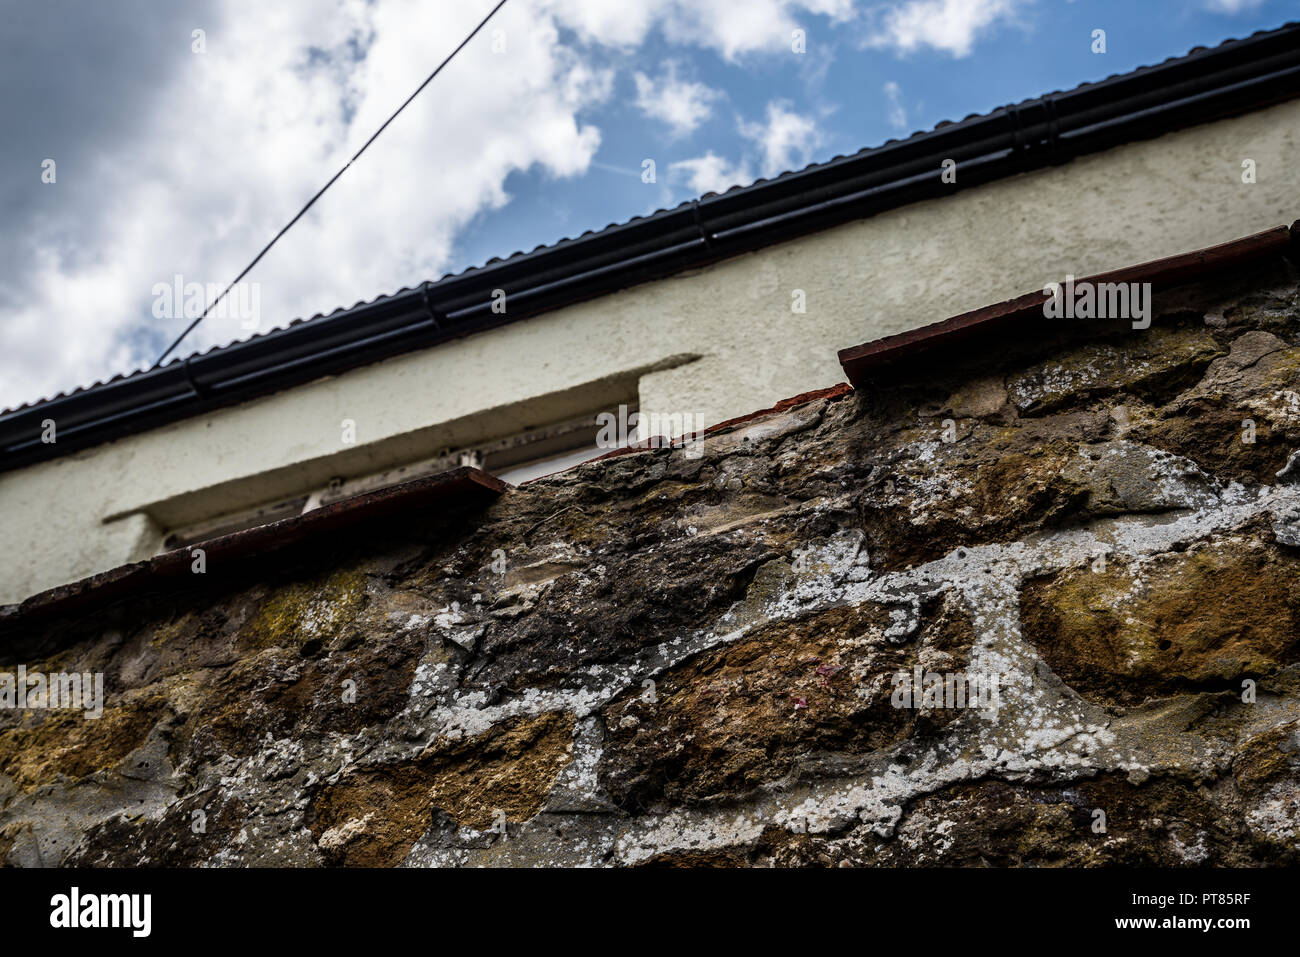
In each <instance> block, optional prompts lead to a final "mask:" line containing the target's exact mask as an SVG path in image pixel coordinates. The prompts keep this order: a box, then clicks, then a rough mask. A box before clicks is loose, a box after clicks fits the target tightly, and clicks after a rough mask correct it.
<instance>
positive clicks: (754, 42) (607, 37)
mask: <svg viewBox="0 0 1300 957" xmlns="http://www.w3.org/2000/svg"><path fill="white" fill-rule="evenodd" d="M543 2H544V4H545V6H546V8H547V9H548V10H550V11H553V12H554V14H555V15H556V17H557V18H558V19H559V20H561V21H562V22H564V23H565V24H566V25H567V26H569V27H571V28H572V29H574V30H575V31H576V32H577V33H578V35H579V37H581V38H582V39H583V40H584V41H586V42H596V43H602V44H609V45H616V46H625V47H632V46H639V45H641V44H642V43H643V42H644V41H645V39H646V37H647V36H648V35H649V34H650V32H651V31H652V30H655V29H659V30H661V31H662V33H663V35H664V37H665V38H666V39H667V40H668V41H669V42H671V43H675V44H680V45H683V46H697V47H703V48H706V49H711V50H715V51H717V52H718V53H719V54H721V55H722V56H723V57H724V58H725V59H727V60H735V59H736V58H737V57H740V56H742V55H744V54H747V53H754V52H758V51H767V52H780V51H783V50H784V51H786V52H789V50H790V43H791V34H792V33H793V32H794V30H796V29H798V28H800V27H804V28H806V27H807V24H805V23H804V22H803V19H802V17H804V16H805V15H816V16H824V17H829V18H830V19H831V20H832V21H835V22H840V23H842V22H845V21H847V20H849V19H851V18H852V17H853V15H854V11H853V0H621V2H619V3H611V2H610V0H543Z"/></svg>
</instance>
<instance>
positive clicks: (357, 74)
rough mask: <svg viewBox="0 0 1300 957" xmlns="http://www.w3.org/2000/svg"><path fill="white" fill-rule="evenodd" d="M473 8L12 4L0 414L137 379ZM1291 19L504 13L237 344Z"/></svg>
mask: <svg viewBox="0 0 1300 957" xmlns="http://www.w3.org/2000/svg"><path fill="white" fill-rule="evenodd" d="M491 5H492V3H491V0H456V2H451V0H445V2H415V0H298V2H295V3H285V4H275V5H270V4H265V3H263V2H260V0H188V2H177V3H169V4H165V5H159V4H157V3H154V2H152V0H102V2H98V3H94V4H87V3H85V2H82V0H48V2H43V3H40V4H15V5H13V7H12V8H11V9H10V10H9V11H8V12H7V13H6V19H7V21H8V26H7V29H6V31H5V34H4V35H3V36H0V54H3V56H0V75H2V76H3V82H4V88H5V90H6V93H7V95H6V97H5V99H4V107H3V109H4V111H5V115H4V119H5V127H6V130H7V131H8V134H9V135H7V137H6V139H5V142H4V143H3V144H0V213H2V214H3V216H4V220H5V223H6V227H7V228H6V229H5V230H4V231H3V233H0V336H2V337H3V338H2V339H0V341H3V343H4V345H5V348H4V349H3V350H0V406H3V405H14V404H18V403H20V402H23V401H28V400H32V399H35V398H38V397H41V396H48V395H50V394H53V393H55V392H57V391H60V390H64V389H69V388H72V387H75V386H79V385H86V384H89V383H91V382H93V381H95V380H97V379H101V378H106V377H109V376H111V375H113V374H116V373H120V372H126V371H130V370H131V369H134V368H138V367H140V366H142V365H147V364H148V363H149V362H150V361H151V360H152V359H153V358H154V357H155V356H156V354H157V353H158V352H159V351H160V350H161V348H162V347H163V346H164V345H166V343H167V342H169V341H170V339H171V338H172V337H173V336H174V335H175V334H176V333H177V332H178V331H179V330H180V329H181V328H183V327H184V326H185V325H186V323H187V319H188V316H187V315H184V314H180V312H179V310H173V311H171V312H168V311H167V310H166V309H163V310H162V314H161V315H160V310H159V295H158V289H159V288H160V287H161V285H163V284H165V285H167V286H171V285H172V283H173V281H174V278H175V277H176V276H181V277H183V281H184V282H185V283H191V282H196V283H199V284H201V285H203V286H219V285H221V284H224V283H225V282H226V281H229V280H230V279H232V278H234V276H235V275H236V274H237V273H238V272H239V270H240V269H241V268H242V267H243V266H244V265H245V264H246V263H247V262H248V260H249V259H250V258H251V257H252V256H253V254H254V253H255V252H256V251H257V250H258V249H260V248H261V247H262V245H263V244H264V243H265V242H266V241H267V240H268V239H269V238H270V237H271V236H272V235H274V233H275V232H276V231H277V230H278V229H279V227H280V226H282V225H283V224H284V223H285V222H286V221H287V220H288V219H289V217H290V216H292V215H293V213H294V212H296V211H297V209H298V208H299V207H300V206H301V205H302V203H303V202H305V201H306V199H307V198H308V197H310V196H311V195H312V193H314V192H315V191H316V189H318V188H319V187H320V185H322V184H323V183H324V182H325V181H326V180H327V179H328V178H329V177H330V176H331V175H332V174H333V173H334V171H335V170H337V169H338V168H339V167H340V166H341V165H342V164H343V163H344V162H345V161H346V160H347V158H348V157H349V156H350V155H351V154H352V152H353V151H355V149H356V148H357V147H358V146H359V145H360V144H361V143H363V142H365V140H366V139H367V138H368V137H369V135H370V134H371V132H373V130H374V129H375V128H376V127H377V126H378V125H379V123H380V122H382V120H383V119H384V118H385V117H386V116H387V115H388V114H389V113H390V112H391V111H392V109H393V108H394V107H395V106H396V105H397V104H398V103H400V102H401V101H402V99H404V98H405V97H406V95H407V94H408V93H409V92H410V91H411V90H412V89H414V87H415V86H416V85H417V84H418V83H419V82H420V80H422V79H423V77H424V76H425V75H426V74H427V72H428V71H429V70H430V69H431V68H432V66H433V65H434V64H435V63H436V62H437V61H438V60H439V59H441V57H442V56H443V55H444V54H445V53H446V52H447V51H449V50H450V49H451V48H452V47H454V46H455V45H456V43H457V42H459V40H460V39H461V38H462V37H463V36H464V35H465V34H466V33H467V32H468V31H469V29H470V28H471V27H472V26H473V24H474V23H476V22H477V21H478V19H479V18H480V17H481V16H482V15H483V14H484V13H485V12H486V11H487V10H488V9H489V8H490V6H491ZM1296 15H1297V7H1296V4H1295V2H1294V0H1289V2H1284V0H1181V2H1175V0H1144V2H1141V3H1136V2H1134V0H1076V2H1065V0H621V2H619V3H613V2H610V0H510V2H509V3H508V4H507V5H506V7H505V8H504V10H503V11H502V12H501V13H500V14H499V15H498V16H497V18H496V19H495V20H493V22H492V24H491V25H490V26H489V29H488V30H487V31H485V32H484V33H483V34H481V35H480V36H479V37H478V38H476V40H475V41H474V42H473V43H472V44H471V45H470V46H469V47H467V48H466V49H465V51H464V52H463V53H462V54H461V56H460V57H459V58H458V59H457V61H456V62H455V63H454V64H453V65H452V66H451V67H449V68H448V70H447V71H446V72H445V73H444V74H443V75H442V76H440V77H439V78H438V79H437V80H435V81H434V83H433V84H432V85H431V86H430V87H429V88H428V89H427V90H426V91H425V93H424V94H423V95H422V96H421V97H420V98H419V99H417V100H416V101H415V102H414V103H413V104H412V105H411V107H410V108H408V109H407V111H406V112H405V113H403V114H402V116H401V117H400V118H399V119H398V120H397V121H396V122H395V123H394V124H393V125H392V126H391V127H390V128H389V129H388V130H387V131H386V132H385V133H384V135H383V136H382V137H381V138H380V139H379V140H378V141H376V143H375V145H374V146H372V147H371V148H370V150H369V151H368V152H367V153H366V154H365V156H364V157H363V158H362V160H361V161H360V162H359V163H358V164H357V165H356V166H355V167H353V168H352V169H349V171H348V173H347V174H346V175H345V176H344V177H343V178H342V179H340V181H339V183H338V184H337V185H336V186H335V188H334V189H332V190H331V191H330V193H328V194H327V195H326V196H325V198H324V199H322V200H321V202H320V203H319V204H318V205H317V206H316V207H315V208H314V209H313V210H312V212H311V213H310V214H309V215H308V216H307V217H305V218H304V219H303V220H302V221H301V222H300V223H299V224H298V225H297V226H296V227H295V228H294V230H293V231H291V232H290V233H289V234H288V235H287V236H286V237H285V238H284V239H283V240H282V241H281V242H280V244H279V245H278V246H277V247H276V248H275V249H274V250H273V251H272V252H271V253H270V254H269V255H268V256H267V257H266V259H265V260H264V261H263V262H262V263H261V264H259V266H258V267H257V269H256V270H255V271H254V273H253V274H251V275H250V276H249V281H250V282H255V283H257V294H258V295H257V303H258V315H257V316H256V317H254V321H253V323H252V326H253V331H265V330H266V329H269V328H273V327H275V326H278V325H282V324H284V323H287V322H288V321H290V320H292V319H294V318H297V317H300V316H310V315H312V314H313V313H315V312H318V311H325V312H328V311H329V310H331V309H333V308H335V307H337V306H347V305H351V304H353V303H354V302H356V301H358V300H363V299H370V298H373V297H374V296H376V295H380V294H384V293H388V292H392V291H394V290H396V289H397V288H399V287H401V286H404V285H412V284H415V283H418V282H420V281H422V280H424V279H429V278H437V277H439V276H441V275H443V274H444V273H447V272H455V271H459V270H461V269H463V268H465V267H467V266H471V265H477V264H481V263H483V262H484V261H486V260H488V259H490V258H492V257H494V256H504V255H508V254H510V253H512V252H515V251H517V250H528V249H531V248H533V247H534V246H536V245H538V244H541V243H547V242H552V241H554V240H556V239H559V238H562V237H566V236H575V235H578V234H579V233H581V232H583V231H584V230H587V229H598V228H601V227H603V226H605V225H607V224H609V223H612V222H621V221H624V220H626V219H628V218H630V217H632V216H636V215H641V214H645V213H648V212H651V211H653V210H654V209H657V208H661V207H664V206H671V205H674V204H676V203H678V202H681V201H683V200H685V199H689V198H691V197H692V196H696V195H699V194H700V193H702V192H704V191H705V190H708V189H721V188H725V187H726V186H727V185H731V184H735V183H747V182H750V181H752V180H753V179H754V178H756V177H758V176H766V175H772V174H774V173H777V172H781V171H783V170H786V169H791V168H799V167H801V166H803V165H805V164H806V163H808V162H815V161H818V160H825V159H828V158H830V157H832V156H835V155H837V154H842V153H851V152H855V151H856V150H858V149H861V148H863V147H866V146H875V145H879V144H880V143H883V142H885V141H886V140H888V139H891V138H896V137H902V136H906V135H908V134H910V133H912V132H914V131H917V130H926V129H930V128H932V127H933V126H934V125H935V124H936V123H938V122H940V121H942V120H947V119H951V120H959V119H962V118H963V117H965V116H967V115H968V114H971V113H982V112H986V111H988V110H990V109H993V108H996V107H998V106H1001V105H1004V104H1007V103H1011V102H1016V101H1019V100H1022V99H1026V98H1029V97H1033V96H1037V95H1040V94H1042V93H1046V92H1049V91H1052V90H1063V89H1069V88H1071V87H1073V86H1075V85H1077V84H1078V83H1081V82H1084V81H1089V80H1097V79H1102V78H1104V77H1106V76H1108V75H1111V74H1114V73H1123V72H1127V71H1129V70H1132V69H1133V68H1135V67H1138V66H1142V65H1146V64H1151V63H1157V62H1159V61H1161V60H1163V59H1166V58H1168V57H1170V56H1179V55H1182V54H1184V53H1186V52H1188V50H1190V49H1192V48H1193V47H1196V46H1213V45H1215V44H1217V43H1219V42H1220V41H1222V40H1224V39H1226V38H1228V37H1242V36H1246V35H1249V34H1250V33H1252V32H1254V31H1256V30H1260V29H1268V28H1272V27H1276V26H1280V25H1281V24H1282V23H1284V22H1286V21H1287V20H1288V19H1289V18H1292V17H1295V16H1296ZM796 29H799V30H803V31H805V33H806V40H805V44H806V47H805V50H804V52H802V53H796V52H794V51H793V50H792V48H791V44H792V32H793V31H794V30H796ZM1096 29H1102V30H1105V31H1106V51H1105V53H1094V52H1093V51H1092V49H1091V47H1092V44H1093V40H1092V33H1093V31H1094V30H1096ZM497 31H499V34H498V33H497ZM69 51H77V55H76V56H75V57H74V56H71V55H70V54H69ZM646 159H653V160H654V161H655V164H656V182H655V183H653V184H647V183H644V182H642V178H641V175H640V174H641V170H642V163H643V161H644V160H646ZM48 160H54V161H56V164H57V178H56V180H55V181H54V182H46V181H44V179H43V178H42V170H43V168H44V164H45V163H46V162H47V161H48ZM246 319H247V317H242V320H246ZM242 320H241V317H238V316H234V317H217V318H213V319H209V320H208V321H207V322H205V323H204V325H203V326H202V327H200V329H199V330H197V331H196V333H195V334H194V335H193V336H192V338H190V339H188V340H187V341H186V344H185V346H184V347H182V349H181V350H180V354H181V355H184V354H187V353H188V352H191V351H194V350H197V349H202V348H206V347H209V346H211V345H214V344H220V343H224V342H229V341H231V340H233V339H238V338H243V337H246V336H247V335H249V334H250V327H249V325H248V323H247V322H246V321H242Z"/></svg>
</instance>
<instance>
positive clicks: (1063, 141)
mask: <svg viewBox="0 0 1300 957" xmlns="http://www.w3.org/2000/svg"><path fill="white" fill-rule="evenodd" d="M1296 97H1300V23H1289V24H1286V25H1284V26H1282V27H1279V28H1278V29H1276V30H1272V31H1267V32H1261V33H1257V34H1254V35H1253V36H1251V37H1248V38H1246V39H1242V40H1229V41H1225V42H1224V43H1222V44H1220V45H1219V46H1217V47H1215V48H1213V49H1197V50H1193V51H1192V52H1191V53H1189V54H1187V55H1186V56H1183V57H1179V58H1174V59H1170V60H1166V61H1165V62H1163V63H1161V64H1158V65H1156V66H1150V67H1142V68H1139V69H1137V70H1134V71H1132V72H1130V73H1126V74H1121V75H1117V76H1112V77H1108V78H1107V79H1105V80H1101V81H1099V82H1096V83H1085V84H1082V85H1080V86H1078V87H1076V88H1074V89H1072V90H1070V91H1067V92H1064V93H1050V94H1047V95H1045V96H1041V97H1038V98H1036V99H1031V100H1026V101H1024V102H1021V103H1018V104H1015V105H1013V106H1006V107H1001V108H999V109H997V110H994V111H992V112H990V113H988V114H985V115H982V116H971V117H968V118H966V119H965V120H962V121H961V122H958V123H946V124H941V125H939V126H938V127H936V128H935V129H933V130H931V131H929V132H925V133H918V134H916V135H913V136H911V137H909V138H907V139H905V140H896V141H889V142H887V143H885V144H883V145H881V146H878V147H874V148H871V149H866V150H863V151H861V152H859V153H857V154H854V155H852V156H848V157H839V158H836V159H834V160H831V161H829V162H826V163H822V164H816V165H812V166H809V167H806V168H805V169H802V170H799V171H797V172H791V173H786V174H783V175H781V176H779V177H776V178H775V179H771V180H760V181H758V182H756V183H754V184H752V185H750V186H745V187H736V188H733V189H731V190H728V191H727V192H725V193H722V194H710V195H706V196H705V197H703V198H702V199H698V200H692V201H690V202H688V203H684V204H682V205H680V206H678V207H676V208H674V209H670V210H661V211H659V212H657V213H653V214H651V215H650V216H647V217H643V218H639V219H633V220H631V221H629V222H627V223H623V224H621V225H617V226H609V227H607V228H605V229H603V230H600V231H599V232H596V233H589V234H584V235H583V236H580V237H578V238H576V239H567V240H562V241H560V242H558V243H556V244H554V245H552V246H546V247H539V248H538V249H536V250H534V251H533V252H531V253H521V254H518V255H515V256H512V257H510V258H508V259H504V260H497V261H494V262H490V263H488V264H487V265H485V266H482V267H477V268H474V269H470V270H466V271H465V272H463V273H460V274H457V275H451V276H445V277H443V278H442V279H440V280H439V281H437V282H430V283H425V284H423V285H421V286H419V287H417V288H414V289H405V290H402V291H400V292H398V293H395V294H393V295H391V296H381V297H379V298H378V299H375V300H373V301H371V302H368V303H363V304H358V305H356V306H354V307H352V308H351V309H346V310H340V311H336V312H334V313H332V314H330V315H329V316H324V317H320V318H314V319H312V320H308V321H302V320H300V321H297V322H295V323H292V324H290V325H289V326H286V327H284V328H281V329H277V330H273V331H271V332H267V333H265V334H263V335H260V336H255V337H253V338H250V339H247V340H244V341H241V342H237V343H234V344H232V345H227V346H220V347H216V348H213V349H210V350H208V351H207V352H205V353H201V354H197V355H191V356H190V357H188V358H186V359H184V360H179V359H178V360H175V361H173V362H171V363H169V364H168V365H166V366H162V367H161V368H157V369H151V370H148V371H143V372H138V373H134V374H131V375H128V376H124V377H121V378H116V379H113V380H110V381H109V382H105V383H100V384H98V385H95V386H91V387H89V388H87V389H84V390H81V391H76V392H73V393H71V394H67V395H61V396H58V397H55V398H53V399H48V400H44V401H42V402H38V403H36V404H34V405H28V406H23V407H20V408H18V409H16V410H13V411H10V412H8V413H4V414H0V471H4V470H8V469H14V468H21V467H23V466H25V465H29V464H32V463H35V462H40V461H44V460H47V459H51V458H56V457H59V456H62V455H66V454H68V453H70V452H74V451H78V450H81V449H85V448H91V447H94V446H97V445H101V444H103V443H105V442H109V441H112V440H114V439H118V438H121V437H123V436H126V435H131V434H134V433H138V432H142V431H146V430H148V429H152V428H157V427H159V426H161V425H165V424H168V423H171V422H175V421H179V420H182V419H186V418H189V417H192V416H196V415H200V414H204V413H207V412H210V411H214V410H216V409H220V408H223V407H227V406H231V405H235V404H238V403H241V402H246V401H248V400H250V399H255V398H258V397H261V396H264V395H269V394H271V393H274V392H278V391H281V390H284V389H287V388H291V387H293V386H296V385H301V384H304V383H306V382H310V381H313V380H316V379H319V378H322V377H323V376H327V375H337V374H339V373H342V372H346V371H348V370H350V369H354V368H358V367H361V366H365V365H370V364H372V363H375V362H378V361H381V360H383V359H387V358H391V357H393V356H396V355H400V354H403V353H407V352H411V351H414V350H417V349H422V348H427V347H429V346H433V345H436V344H438V343H441V342H445V341H448V340H450V339H455V338H459V337H462V336H467V335H472V334H475V333H478V332H482V331H485V330H488V329H492V328H495V327H497V326H500V325H503V324H505V323H509V322H516V321H519V320H521V319H525V318H528V317H530V316H533V315H538V314H540V313H544V312H550V311H553V310H555V309H558V308H562V307H564V306H568V305H572V304H574V303H577V302H582V301H586V300H589V299H593V298H596V297H598V296H601V295H605V294H607V293H610V292H614V291H617V290H619V289H623V288H627V287H630V286H634V285H637V284H640V283H643V282H649V281H652V280H655V279H661V278H664V277H666V276H670V275H673V274H675V273H678V272H681V271H683V270H686V269H692V268H699V267H701V266H705V265H708V264H710V263H713V262H717V261H719V260H723V259H728V258H731V257H733V256H736V255H740V254H741V253H744V252H749V251H752V250H754V249H758V248H762V247H764V246H769V245H772V244H774V243H779V242H783V241H786V240H789V239H792V238H795V237H798V236H802V235H805V234H807V233H811V232H816V231H819V230H823V229H827V228H830V227H832V226H835V225H839V224H842V223H845V222H850V221H853V220H860V219H865V218H868V217H870V216H873V215H875V214H876V213H879V212H882V211H884V210H887V209H892V208H896V207H899V206H903V205H907V204H910V203H914V202H919V201H921V200H925V199H932V198H937V197H941V196H947V195H950V194H951V193H952V192H954V191H956V190H959V189H968V188H972V187H978V186H980V185H983V184H985V183H988V182H990V181H993V180H997V179H1001V178H1004V177H1007V176H1011V175H1014V174H1016V173H1022V172H1026V171H1029V170H1034V169H1039V168H1043V167H1047V166H1052V165H1057V164H1060V163H1064V162H1067V161H1069V160H1070V159H1073V158H1074V157H1076V156H1081V155H1085V154H1088V153H1093V152H1098V151H1101V150H1105V149H1109V148H1111V147H1113V146H1116V145H1119V144H1122V143H1127V142H1134V141H1137V140H1141V139H1149V138H1152V137H1155V136H1159V135H1162V134H1164V133H1167V132H1171V131H1173V130H1177V129H1183V128H1186V127H1190V126H1195V125H1198V124H1201V123H1205V122H1210V121H1213V120H1218V119H1222V118H1224V117H1227V116H1233V115H1236V114H1239V113H1243V112H1249V111H1252V110H1257V109H1260V108H1263V107H1266V106H1270V105H1273V104H1275V103H1279V102H1282V101H1285V100H1289V99H1293V98H1296ZM943 159H954V160H955V161H956V162H957V163H958V164H959V166H960V168H961V170H962V176H961V177H960V182H959V183H956V184H946V183H943V182H942V181H941V179H940V176H939V171H940V162H941V160H943ZM497 289H504V290H505V291H506V292H507V301H508V303H509V306H508V309H509V312H508V314H500V313H498V312H496V311H494V309H493V306H494V302H496V301H497V300H496V299H495V298H494V296H493V291H494V290H497ZM46 419H53V420H54V421H55V422H56V423H57V427H58V432H57V436H58V441H57V442H55V443H48V444H47V443H45V442H43V441H42V432H43V425H42V423H43V422H44V420H46Z"/></svg>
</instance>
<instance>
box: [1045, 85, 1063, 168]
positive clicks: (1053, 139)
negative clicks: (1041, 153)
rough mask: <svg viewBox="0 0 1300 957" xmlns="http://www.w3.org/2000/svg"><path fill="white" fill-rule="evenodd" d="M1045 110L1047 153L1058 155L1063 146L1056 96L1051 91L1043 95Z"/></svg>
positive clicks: (1053, 155)
mask: <svg viewBox="0 0 1300 957" xmlns="http://www.w3.org/2000/svg"><path fill="white" fill-rule="evenodd" d="M1043 111H1044V112H1045V113H1046V114H1047V155H1048V156H1051V157H1056V155H1057V151H1058V150H1059V149H1060V146H1061V135H1060V122H1059V118H1058V117H1057V115H1056V97H1055V96H1054V95H1053V94H1051V93H1049V94H1047V96H1045V97H1043Z"/></svg>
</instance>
